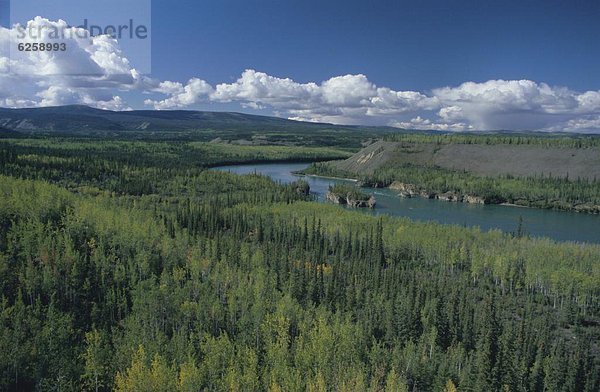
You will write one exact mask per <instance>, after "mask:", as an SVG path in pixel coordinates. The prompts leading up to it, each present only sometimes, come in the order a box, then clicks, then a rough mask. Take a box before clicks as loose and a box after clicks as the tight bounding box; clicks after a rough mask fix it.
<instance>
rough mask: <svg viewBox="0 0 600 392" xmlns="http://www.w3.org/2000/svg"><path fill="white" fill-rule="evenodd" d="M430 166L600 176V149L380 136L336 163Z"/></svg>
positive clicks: (366, 170)
mask: <svg viewBox="0 0 600 392" xmlns="http://www.w3.org/2000/svg"><path fill="white" fill-rule="evenodd" d="M406 164H410V165H414V166H430V167H441V168H444V169H451V170H457V171H466V172H469V173H473V174H476V175H479V176H497V175H512V176H516V177H526V176H549V175H551V176H553V177H563V178H564V177H569V178H572V179H576V178H587V179H595V178H600V148H598V147H587V148H570V147H553V146H541V145H507V144H492V145H487V144H461V143H456V144H444V145H436V144H434V143H403V142H388V141H378V142H376V143H373V144H371V145H370V146H368V147H366V148H364V149H363V150H361V151H359V152H358V153H356V154H354V155H353V156H352V157H350V158H348V159H346V160H343V161H337V162H334V165H335V166H336V167H337V168H338V169H340V170H343V171H346V172H351V173H357V174H360V175H368V174H372V173H373V172H374V171H375V170H377V169H379V168H381V167H384V166H402V165H406Z"/></svg>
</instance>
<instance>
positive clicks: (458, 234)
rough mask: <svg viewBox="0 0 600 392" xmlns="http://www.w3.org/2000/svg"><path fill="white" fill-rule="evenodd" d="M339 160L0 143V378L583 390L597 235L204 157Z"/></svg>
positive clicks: (36, 385)
mask: <svg viewBox="0 0 600 392" xmlns="http://www.w3.org/2000/svg"><path fill="white" fill-rule="evenodd" d="M346 156H348V153H347V151H343V150H336V149H333V148H318V147H315V148H310V149H307V148H303V147H269V148H262V147H260V148H256V147H244V146H233V145H216V146H215V145H213V144H209V143H196V142H194V143H184V142H178V141H161V142H144V141H111V140H92V139H81V140H73V139H70V140H63V139H52V138H49V139H19V140H7V139H5V140H0V301H1V302H0V390H3V391H78V390H90V391H108V390H115V391H204V390H207V391H255V390H264V391H267V390H268V391H305V390H309V391H447V392H450V391H540V392H541V391H564V392H579V391H586V392H594V391H598V390H600V357H599V356H600V304H599V301H598V299H599V297H600V246H598V245H592V244H577V243H557V242H554V241H551V240H549V239H535V238H529V237H527V236H526V235H524V234H523V233H521V232H516V233H512V234H507V233H501V232H499V231H491V232H481V231H479V230H478V229H471V228H464V227H458V226H447V225H439V224H435V223H419V222H413V221H410V220H408V219H400V218H392V217H374V216H370V215H366V214H361V213H359V212H355V211H351V210H347V209H344V208H342V207H339V206H335V205H326V204H318V203H316V202H314V201H312V200H311V196H310V195H305V194H304V193H303V192H298V189H299V188H302V185H303V184H290V185H283V184H278V183H275V182H273V181H271V180H270V179H269V178H268V177H264V176H261V175H256V174H254V175H247V176H237V175H234V174H230V173H227V172H219V171H214V170H209V169H208V167H210V166H215V165H218V164H221V163H230V162H252V161H258V160H259V161H269V160H284V159H292V160H306V161H308V160H313V161H316V160H326V159H334V158H343V157H346Z"/></svg>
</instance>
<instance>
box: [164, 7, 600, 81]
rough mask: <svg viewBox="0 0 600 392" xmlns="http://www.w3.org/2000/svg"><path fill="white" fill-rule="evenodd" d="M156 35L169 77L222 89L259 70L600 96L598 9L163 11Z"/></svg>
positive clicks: (313, 77) (304, 77) (314, 77)
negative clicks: (503, 83) (506, 83)
mask: <svg viewBox="0 0 600 392" xmlns="http://www.w3.org/2000/svg"><path fill="white" fill-rule="evenodd" d="M153 29H154V35H153V40H154V41H153V49H154V60H153V67H154V74H155V76H157V77H159V78H165V79H166V78H174V77H175V78H177V79H189V78H190V77H193V76H198V75H202V76H203V78H204V79H205V80H207V81H209V82H211V83H217V82H222V81H227V80H228V79H230V78H237V77H238V76H239V74H240V73H241V72H242V71H243V70H244V69H247V68H252V69H256V70H260V71H264V72H266V73H268V74H270V75H275V76H279V77H290V78H292V79H294V80H297V81H300V82H308V81H321V80H325V79H328V78H330V77H332V76H336V75H345V74H357V73H363V74H366V75H367V76H368V77H369V80H371V81H372V82H374V83H375V84H377V85H385V86H390V87H393V88H396V89H400V88H401V89H411V90H419V91H422V90H428V89H432V88H436V87H440V86H446V85H457V84H460V83H462V82H464V81H467V80H472V81H486V80H489V79H531V80H536V81H544V82H547V83H549V84H552V85H564V86H569V87H571V88H574V89H580V90H584V89H595V90H597V89H599V88H600V71H599V65H600V41H599V38H600V1H598V0H592V1H573V0H571V1H557V0H541V1H528V0H520V1H512V0H502V1H482V0H478V1H464V0H463V1H451V0H441V1H440V0H420V1H414V0H411V1H398V0H396V1H391V0H378V1H364V0H362V1H356V0H344V1H341V0H334V1H331V0H330V1H323V0H321V1H316V0H286V1H281V0H263V1H252V0H250V1H249V0H217V1H215V0H202V1H197V0H196V1H195V0H184V1H177V2H170V1H154V2H153ZM165 53H168V54H169V55H168V56H164V54H165Z"/></svg>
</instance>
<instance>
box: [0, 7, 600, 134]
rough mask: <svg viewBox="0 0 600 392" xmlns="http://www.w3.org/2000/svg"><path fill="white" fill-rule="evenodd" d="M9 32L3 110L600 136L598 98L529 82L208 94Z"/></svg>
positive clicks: (197, 84) (268, 85) (2, 56)
mask: <svg viewBox="0 0 600 392" xmlns="http://www.w3.org/2000/svg"><path fill="white" fill-rule="evenodd" d="M40 26H54V27H59V28H61V29H69V27H68V26H67V24H66V22H65V21H62V20H59V21H50V20H47V19H44V18H41V17H37V18H35V19H33V20H31V21H29V22H28V24H27V28H29V27H34V28H35V27H40ZM70 29H75V28H70ZM16 34H17V31H16V28H13V29H6V28H0V106H4V107H35V106H56V105H66V104H86V105H89V106H93V107H97V108H101V109H111V110H127V109H130V106H129V105H128V103H127V102H126V100H125V99H124V98H123V95H124V94H139V95H140V96H142V94H144V95H146V96H147V97H148V98H147V99H145V101H144V104H145V105H146V106H148V107H152V108H154V109H157V110H167V109H185V108H190V109H193V108H194V107H196V106H197V105H201V104H207V103H211V104H215V105H218V104H225V103H236V104H239V105H240V106H241V107H243V108H251V109H254V110H259V111H264V113H265V114H275V115H278V116H282V117H286V118H290V119H296V120H304V121H319V122H331V123H337V124H369V125H391V126H396V127H401V128H413V129H435V130H445V131H469V130H498V129H508V130H525V129H527V130H546V131H566V132H596V133H600V91H584V92H578V91H573V90H571V89H569V88H567V87H556V86H550V85H548V84H546V83H538V82H535V81H531V80H489V81H486V82H482V83H476V82H465V83H463V84H461V85H459V86H446V87H440V88H437V89H433V90H432V91H428V92H419V91H402V90H395V89H392V88H389V87H381V86H376V85H375V84H374V83H372V82H371V81H369V79H368V78H367V76H365V75H362V74H358V75H342V76H336V77H333V78H330V79H328V80H325V81H322V82H320V83H315V82H307V83H301V82H297V81H294V80H292V79H290V78H281V77H276V76H272V75H268V74H266V73H264V72H258V71H256V70H252V69H248V70H245V71H244V72H242V74H241V75H240V77H239V78H238V79H237V80H236V81H234V82H232V83H220V84H216V85H214V86H213V85H211V84H209V83H208V82H206V81H205V80H203V79H201V78H199V77H195V78H192V79H190V80H189V81H187V82H185V83H182V82H179V81H160V80H155V79H152V78H148V77H144V76H142V75H140V74H139V73H138V72H137V71H136V70H135V68H134V67H133V66H132V65H131V64H130V63H129V61H128V59H127V57H126V54H125V53H123V52H122V51H121V49H120V48H119V45H118V42H117V41H116V40H115V39H112V38H110V37H108V36H97V37H93V38H87V39H79V38H77V37H78V35H77V34H72V35H70V36H69V37H67V38H65V39H64V42H65V43H67V46H68V48H69V50H68V52H67V53H52V52H28V53H21V54H20V55H19V56H17V57H15V56H13V57H11V56H10V48H11V47H12V46H15V42H16ZM79 36H84V34H80V35H79ZM15 71H17V72H15Z"/></svg>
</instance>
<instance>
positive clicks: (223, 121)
mask: <svg viewBox="0 0 600 392" xmlns="http://www.w3.org/2000/svg"><path fill="white" fill-rule="evenodd" d="M0 127H4V128H6V129H11V130H14V131H19V132H23V133H35V132H59V133H67V134H68V133H71V132H77V133H79V132H82V131H109V132H110V131H113V132H128V131H133V132H135V131H191V130H213V131H230V130H239V129H241V128H243V129H244V130H245V131H252V130H261V131H276V130H277V131H299V130H303V129H304V130H311V131H316V130H322V129H330V130H357V129H368V130H371V131H384V132H385V131H386V130H387V131H390V130H394V129H395V128H391V127H363V126H345V125H333V124H325V123H311V122H302V121H294V120H287V119H284V118H278V117H268V116H258V115H252V114H243V113H235V112H205V111H188V110H169V111H155V110H133V111H119V112H117V111H110V110H101V109H95V108H91V107H88V106H81V105H71V106H56V107H45V108H27V109H6V108H0Z"/></svg>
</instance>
